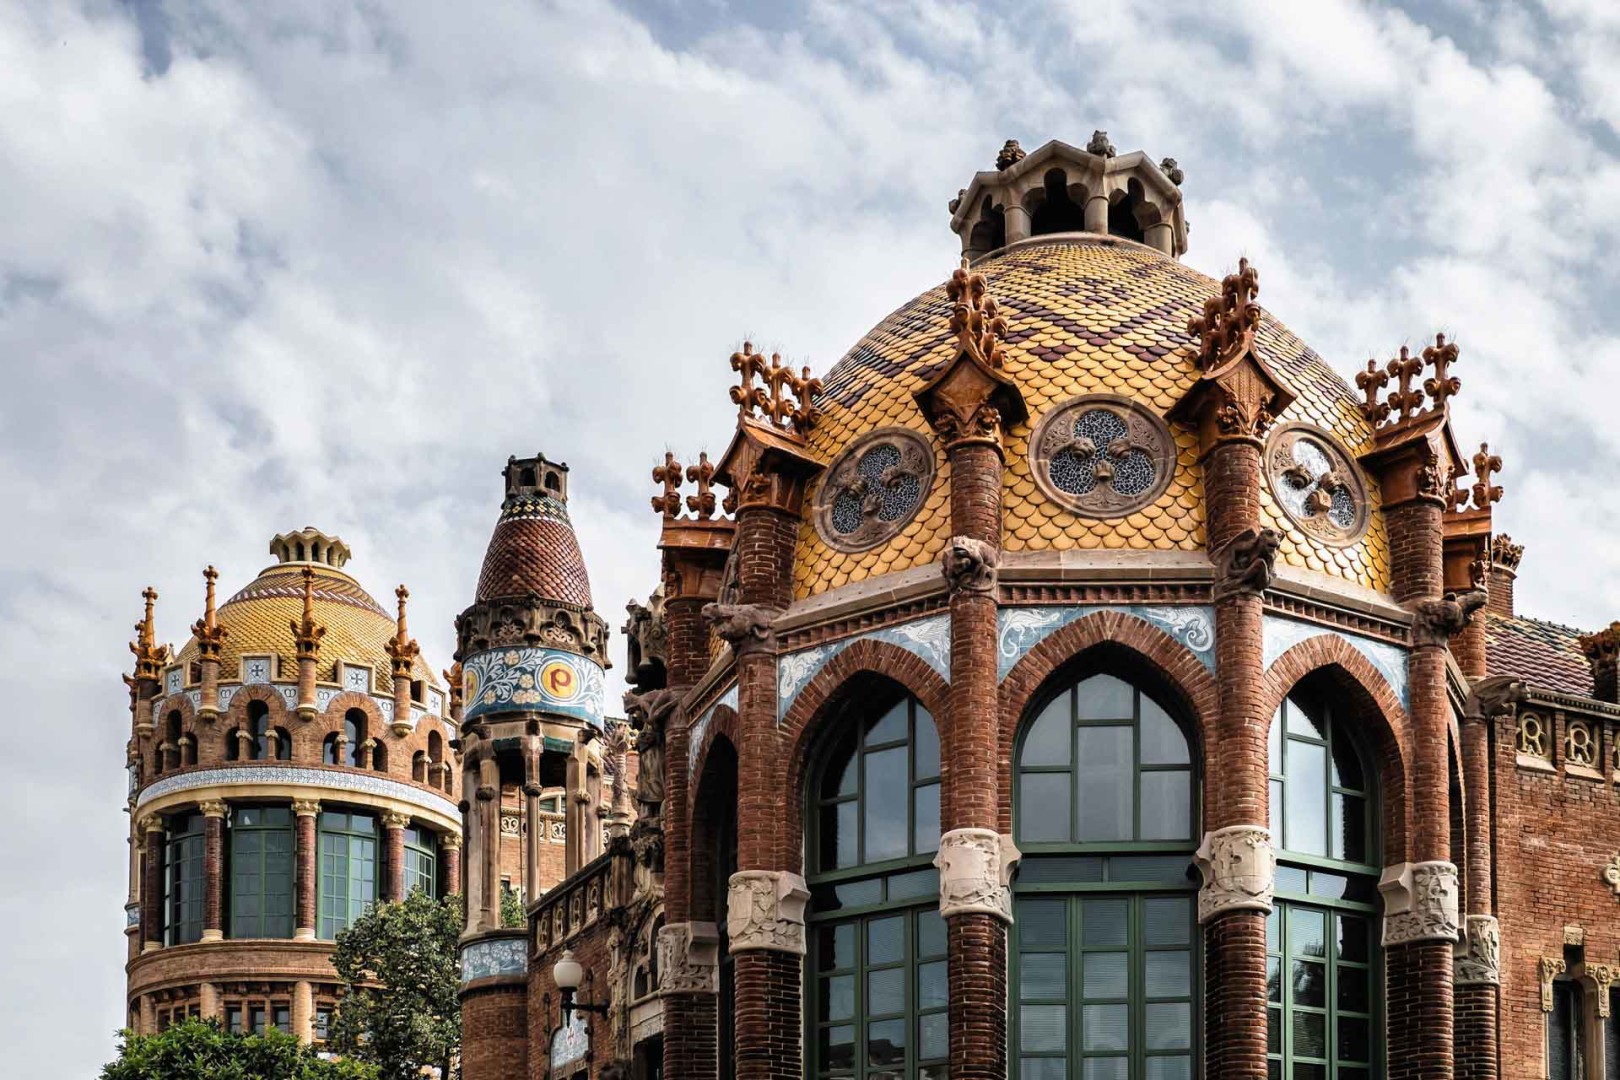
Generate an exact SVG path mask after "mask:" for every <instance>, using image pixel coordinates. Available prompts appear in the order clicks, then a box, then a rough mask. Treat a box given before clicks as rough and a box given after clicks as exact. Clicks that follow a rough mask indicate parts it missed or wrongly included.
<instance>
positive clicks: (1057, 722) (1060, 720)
mask: <svg viewBox="0 0 1620 1080" xmlns="http://www.w3.org/2000/svg"><path fill="white" fill-rule="evenodd" d="M1070 708H1071V703H1070V696H1069V694H1067V693H1063V694H1059V695H1058V696H1057V697H1056V698H1054V699H1053V700H1052V703H1051V704H1049V705H1047V707H1046V708H1044V709H1042V710H1041V714H1040V715H1039V716H1037V717H1036V718H1035V722H1034V723H1033V724H1031V725H1030V726H1029V731H1028V732H1027V733H1026V734H1025V735H1024V747H1023V751H1022V752H1021V753H1020V755H1019V758H1018V764H1019V765H1021V766H1022V765H1067V764H1068V763H1069V750H1070V745H1069V740H1070V736H1071V735H1072V733H1073V723H1072V720H1071V718H1070Z"/></svg>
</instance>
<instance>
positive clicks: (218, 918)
mask: <svg viewBox="0 0 1620 1080" xmlns="http://www.w3.org/2000/svg"><path fill="white" fill-rule="evenodd" d="M219 809H220V812H219V813H217V814H213V813H210V814H208V815H207V816H206V817H204V818H203V937H205V938H208V937H218V936H223V933H224V922H223V920H222V916H223V914H224V908H225V904H224V899H225V808H224V807H223V806H221V807H220V808H219Z"/></svg>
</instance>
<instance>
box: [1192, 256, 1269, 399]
mask: <svg viewBox="0 0 1620 1080" xmlns="http://www.w3.org/2000/svg"><path fill="white" fill-rule="evenodd" d="M1259 295H1260V271H1258V270H1256V269H1255V268H1254V267H1252V266H1250V265H1249V260H1248V259H1239V260H1238V269H1237V273H1235V274H1228V275H1226V277H1225V279H1223V280H1222V281H1221V292H1220V295H1219V296H1212V297H1210V298H1209V299H1208V300H1205V301H1204V313H1203V314H1202V315H1195V316H1194V317H1193V318H1191V319H1189V320H1187V332H1188V333H1189V334H1192V335H1193V336H1194V337H1196V338H1198V366H1199V367H1201V368H1203V369H1204V370H1205V371H1211V370H1214V369H1215V368H1219V367H1222V366H1223V365H1225V364H1226V363H1227V362H1228V361H1231V360H1234V359H1236V358H1237V357H1239V356H1241V355H1242V354H1243V353H1245V352H1247V351H1249V350H1250V349H1251V348H1253V347H1254V333H1255V331H1256V330H1258V329H1259V328H1260V305H1259V304H1257V303H1256V302H1255V299H1254V298H1255V297H1257V296H1259Z"/></svg>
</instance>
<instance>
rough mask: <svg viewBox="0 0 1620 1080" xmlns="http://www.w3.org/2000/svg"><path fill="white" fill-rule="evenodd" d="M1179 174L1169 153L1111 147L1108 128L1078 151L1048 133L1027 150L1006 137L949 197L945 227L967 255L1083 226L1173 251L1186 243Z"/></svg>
mask: <svg viewBox="0 0 1620 1080" xmlns="http://www.w3.org/2000/svg"><path fill="white" fill-rule="evenodd" d="M1181 180H1182V172H1181V169H1180V167H1179V166H1177V164H1176V162H1175V159H1174V158H1165V159H1164V160H1163V161H1161V162H1160V163H1159V164H1157V165H1155V164H1154V163H1153V161H1152V159H1151V158H1149V157H1148V156H1147V155H1146V154H1144V153H1143V152H1142V151H1140V150H1135V151H1132V152H1130V153H1128V154H1117V153H1115V151H1114V145H1113V144H1112V143H1111V142H1109V141H1108V133H1107V132H1106V131H1098V132H1094V133H1093V134H1092V136H1091V141H1090V142H1089V143H1087V144H1086V146H1085V149H1083V150H1082V149H1079V148H1077V147H1074V146H1070V145H1069V144H1068V143H1065V142H1060V141H1058V140H1056V139H1054V140H1053V141H1051V142H1049V143H1047V144H1046V145H1045V146H1043V147H1041V148H1040V149H1039V150H1036V151H1034V152H1033V153H1028V154H1026V153H1025V152H1024V150H1023V148H1022V147H1020V146H1019V145H1018V142H1017V141H1016V140H1012V139H1009V140H1008V141H1007V144H1006V145H1005V146H1003V147H1002V148H1001V153H1000V154H999V155H997V157H996V167H995V168H994V169H987V170H985V171H984V172H981V173H978V174H976V175H975V176H974V177H973V181H972V183H970V184H969V185H968V186H967V187H965V188H963V189H962V190H961V191H960V192H958V193H957V196H956V198H954V199H952V200H951V204H950V210H951V230H952V231H953V232H955V233H956V234H957V235H958V236H960V237H961V238H962V254H964V255H966V256H967V257H968V258H969V259H977V258H978V257H980V256H981V255H986V254H988V253H990V252H992V251H995V250H998V249H1000V248H1003V247H1006V246H1007V245H1008V244H1016V243H1018V242H1019V241H1020V240H1027V239H1029V238H1030V237H1033V236H1047V235H1050V234H1053V233H1082V232H1083V233H1097V234H1102V235H1107V236H1117V237H1120V238H1122V239H1125V240H1134V241H1136V242H1138V243H1142V244H1146V245H1148V246H1149V247H1152V248H1156V249H1158V250H1159V251H1161V252H1163V253H1164V254H1166V255H1168V256H1170V257H1171V258H1179V257H1180V256H1181V254H1182V253H1183V252H1185V251H1186V250H1187V218H1186V215H1185V214H1184V213H1183V212H1182V205H1181Z"/></svg>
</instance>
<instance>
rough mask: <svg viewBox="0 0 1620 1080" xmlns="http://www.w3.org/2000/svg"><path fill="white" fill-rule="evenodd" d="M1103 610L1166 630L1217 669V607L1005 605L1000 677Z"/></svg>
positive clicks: (999, 621)
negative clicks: (1065, 630)
mask: <svg viewBox="0 0 1620 1080" xmlns="http://www.w3.org/2000/svg"><path fill="white" fill-rule="evenodd" d="M1099 611H1117V612H1119V613H1120V614H1122V615H1130V616H1132V617H1134V618H1138V619H1141V620H1142V621H1143V622H1146V623H1149V624H1150V625H1152V626H1155V627H1157V628H1159V629H1160V630H1163V631H1164V632H1165V633H1167V634H1169V635H1170V636H1171V637H1173V638H1175V639H1176V640H1177V641H1179V642H1181V643H1182V644H1183V645H1185V646H1186V647H1187V649H1188V651H1190V652H1191V653H1192V654H1193V655H1194V656H1196V657H1198V659H1199V660H1200V661H1201V662H1202V663H1203V665H1204V666H1205V667H1207V668H1209V669H1210V670H1211V671H1213V670H1215V610H1214V609H1213V608H1210V607H1207V606H1189V605H1179V604H1125V605H1117V604H1080V605H1075V606H1057V607H1015V608H1002V609H1001V611H999V612H998V613H997V614H996V653H997V655H996V678H997V681H1000V680H1001V679H1005V678H1006V677H1007V673H1008V672H1009V671H1011V670H1012V669H1013V668H1014V667H1015V666H1016V665H1017V663H1018V661H1020V660H1022V659H1023V658H1024V657H1025V656H1027V655H1028V654H1029V651H1030V650H1031V649H1033V648H1034V647H1035V646H1037V645H1039V644H1040V643H1041V642H1042V641H1044V640H1045V639H1046V638H1047V637H1049V636H1050V635H1051V634H1053V633H1055V632H1056V631H1058V630H1060V629H1062V628H1063V627H1065V626H1068V625H1069V624H1070V623H1072V622H1078V621H1079V620H1081V619H1083V618H1085V617H1086V616H1087V615H1091V614H1094V613H1096V612H1099Z"/></svg>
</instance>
